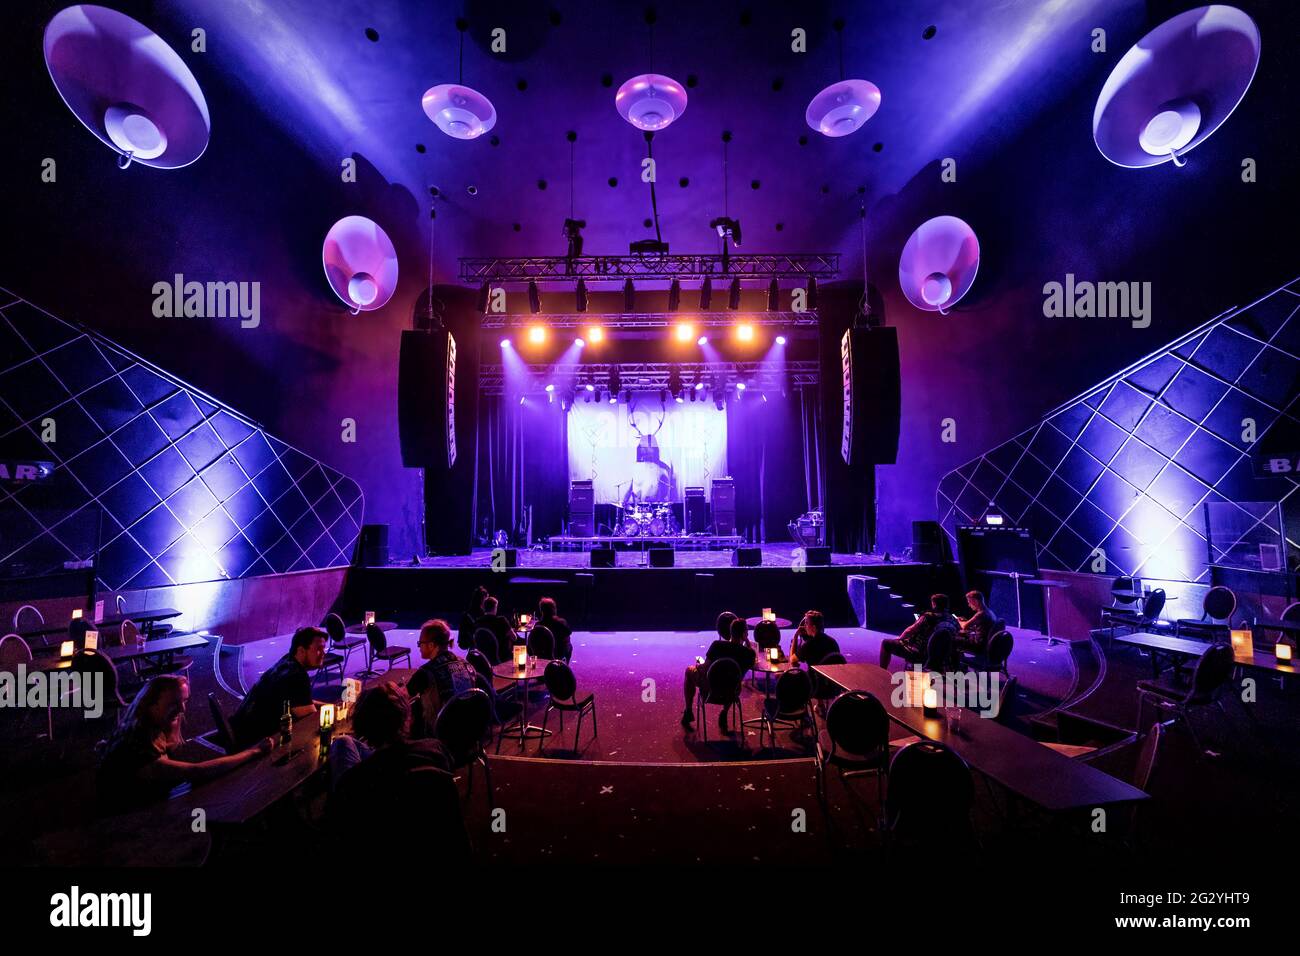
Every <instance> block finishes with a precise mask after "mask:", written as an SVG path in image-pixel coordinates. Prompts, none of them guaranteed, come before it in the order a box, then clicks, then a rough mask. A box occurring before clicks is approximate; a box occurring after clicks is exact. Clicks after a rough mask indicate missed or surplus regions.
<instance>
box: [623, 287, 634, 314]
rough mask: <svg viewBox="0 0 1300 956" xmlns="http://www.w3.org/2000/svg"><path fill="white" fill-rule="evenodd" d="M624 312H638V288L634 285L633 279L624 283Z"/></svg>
mask: <svg viewBox="0 0 1300 956" xmlns="http://www.w3.org/2000/svg"><path fill="white" fill-rule="evenodd" d="M623 311H624V312H635V311H636V286H635V285H633V284H632V280H631V279H625V280H624V281H623Z"/></svg>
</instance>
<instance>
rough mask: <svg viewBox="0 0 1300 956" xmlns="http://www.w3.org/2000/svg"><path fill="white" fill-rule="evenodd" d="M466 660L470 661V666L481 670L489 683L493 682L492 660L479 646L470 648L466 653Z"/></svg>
mask: <svg viewBox="0 0 1300 956" xmlns="http://www.w3.org/2000/svg"><path fill="white" fill-rule="evenodd" d="M465 660H467V661H469V663H470V666H471V667H473V668H474V670H476V671H478V672H479V676H481V677H482V678H483V679H484V680H486V681H487V682H488V684H489V685H491V683H492V662H491V661H489V660H488V659H487V655H486V654H484V653H483V652H482V651H480V650H479V649H478V648H477V647H475V648H472V649H470V650H469V651H467V652H466V653H465Z"/></svg>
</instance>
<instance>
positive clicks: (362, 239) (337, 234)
mask: <svg viewBox="0 0 1300 956" xmlns="http://www.w3.org/2000/svg"><path fill="white" fill-rule="evenodd" d="M321 260H322V262H324V264H325V278H326V279H328V280H329V284H330V288H331V289H333V290H334V294H335V295H337V296H338V297H339V298H340V299H342V300H343V301H344V303H346V304H347V306H348V308H350V309H351V310H352V314H353V315H356V314H357V313H358V312H373V311H374V310H375V309H382V308H383V307H384V306H385V305H386V304H387V303H388V300H389V299H391V298H392V297H393V293H394V292H395V291H396V290H397V250H396V249H394V248H393V240H391V239H389V238H388V233H386V232H384V230H383V229H382V228H380V226H379V224H378V223H376V222H375V221H373V220H371V219H367V218H366V217H365V216H344V217H343V218H342V219H340V220H339V221H338V222H336V223H334V225H333V226H331V227H330V231H329V232H327V233H326V234H325V244H324V246H322V248H321Z"/></svg>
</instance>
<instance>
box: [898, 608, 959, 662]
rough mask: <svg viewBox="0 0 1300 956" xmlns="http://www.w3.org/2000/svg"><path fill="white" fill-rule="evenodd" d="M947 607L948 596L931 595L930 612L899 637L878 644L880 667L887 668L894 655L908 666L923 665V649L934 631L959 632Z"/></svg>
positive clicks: (955, 621)
mask: <svg viewBox="0 0 1300 956" xmlns="http://www.w3.org/2000/svg"><path fill="white" fill-rule="evenodd" d="M948 607H949V605H948V595H946V594H931V595H930V610H928V611H926V612H925V613H924V614H922V615H921V616H920V617H918V618H917V619H916V621H915V623H913V624H911V625H910V626H909V627H908V628H907V630H905V631H903V633H902V635H901V636H899V637H889V638H886V639H885V640H883V641H881V642H880V666H881V667H888V666H889V661H890V658H891V656H892V655H894V654H897V655H898V656H899V657H901V658H903V659H904V660H905V661H907V662H908V663H910V664H921V663H924V662H925V649H926V647H927V646H928V645H929V643H930V638H931V636H933V634H934V632H935V631H936V630H938V629H939V628H940V627H950V628H952V630H953V633H956V632H957V631H958V630H959V625H958V624H957V619H956V618H955V617H953V616H952V613H951V612H950V611H949V609H948Z"/></svg>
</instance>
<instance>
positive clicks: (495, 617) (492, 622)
mask: <svg viewBox="0 0 1300 956" xmlns="http://www.w3.org/2000/svg"><path fill="white" fill-rule="evenodd" d="M477 627H480V628H483V629H484V630H487V631H490V632H491V633H492V636H493V637H495V638H496V639H497V658H496V660H495V661H493V662H492V663H494V664H497V663H500V662H501V661H508V660H510V653H511V651H510V649H511V648H512V647H514V646H515V641H516V637H515V630H514V628H512V627H511V626H510V622H509V621H507V620H506V619H505V617H503V616H502V615H500V614H498V613H497V599H496V598H494V597H487V598H484V599H483V616H482V617H480V618H479V619H478V621H477Z"/></svg>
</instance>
